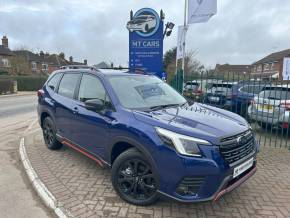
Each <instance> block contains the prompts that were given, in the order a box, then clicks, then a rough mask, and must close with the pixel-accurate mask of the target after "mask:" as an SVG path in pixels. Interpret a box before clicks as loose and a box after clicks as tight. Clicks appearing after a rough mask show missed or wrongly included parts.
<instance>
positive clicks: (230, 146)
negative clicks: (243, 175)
mask: <svg viewBox="0 0 290 218" xmlns="http://www.w3.org/2000/svg"><path fill="white" fill-rule="evenodd" d="M219 148H220V153H221V155H222V157H223V158H224V159H225V160H226V162H227V163H229V164H232V163H235V162H236V161H239V160H241V159H242V158H244V157H246V156H247V155H249V154H251V153H252V152H253V151H254V150H255V139H254V135H253V133H252V131H250V130H248V131H246V132H243V133H241V134H237V135H234V136H230V137H226V138H223V139H221V144H220V147H219Z"/></svg>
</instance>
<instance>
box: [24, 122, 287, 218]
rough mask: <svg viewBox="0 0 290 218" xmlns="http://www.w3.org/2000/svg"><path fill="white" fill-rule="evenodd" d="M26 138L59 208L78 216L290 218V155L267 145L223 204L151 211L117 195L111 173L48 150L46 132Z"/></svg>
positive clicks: (171, 204)
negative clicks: (251, 173)
mask: <svg viewBox="0 0 290 218" xmlns="http://www.w3.org/2000/svg"><path fill="white" fill-rule="evenodd" d="M33 129H35V132H33V133H30V134H28V135H27V136H26V137H25V147H26V151H27V153H28V158H29V160H30V162H31V164H32V166H33V167H34V169H35V171H36V173H37V174H38V176H39V178H40V179H41V180H42V182H43V183H44V184H45V185H46V187H47V188H48V189H49V190H50V192H51V193H52V194H53V195H54V196H55V198H56V199H57V201H58V205H59V206H60V207H62V208H64V209H65V211H66V213H67V214H68V215H70V216H74V217H136V218H139V217H140V218H143V217H144V218H146V217H156V218H157V217H168V218H169V217H182V218H186V217H290V152H289V151H288V150H287V149H285V148H284V149H282V148H281V149H280V148H269V147H267V146H263V147H262V148H261V152H260V153H259V156H258V171H257V173H256V174H255V175H254V176H253V177H252V178H250V179H249V180H248V181H247V182H246V183H244V184H242V185H241V186H240V187H238V188H237V189H235V190H234V191H232V192H231V193H228V194H227V195H225V196H224V197H222V198H221V199H220V200H219V201H218V202H216V203H212V202H204V203H196V204H193V203H191V204H184V203H177V202H175V201H172V200H170V199H165V198H164V199H161V200H160V201H159V202H158V203H157V204H155V205H153V206H149V207H139V206H134V205H129V204H127V203H125V202H124V201H122V200H121V199H120V198H119V197H118V196H117V195H116V193H115V191H114V190H113V187H112V185H111V180H110V170H109V169H102V168H100V167H99V166H98V165H97V164H96V163H95V162H94V161H92V160H90V159H88V158H87V157H85V156H83V155H81V154H79V153H77V152H75V151H74V150H71V149H70V148H67V147H63V148H62V149H61V150H59V151H50V150H48V149H47V148H46V147H45V145H44V142H43V139H42V135H41V130H40V129H39V127H38V126H37V125H36V126H35V127H34V128H33Z"/></svg>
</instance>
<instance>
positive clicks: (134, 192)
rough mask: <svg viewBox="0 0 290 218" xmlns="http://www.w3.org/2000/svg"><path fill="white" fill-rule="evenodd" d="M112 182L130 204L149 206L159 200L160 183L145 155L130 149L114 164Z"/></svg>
mask: <svg viewBox="0 0 290 218" xmlns="http://www.w3.org/2000/svg"><path fill="white" fill-rule="evenodd" d="M112 181H113V185H114V188H115V190H116V191H117V193H118V194H119V195H120V196H121V198H123V199H124V200H126V201H127V202H129V203H132V204H136V205H142V206H144V205H149V204H152V203H154V202H155V201H156V200H157V199H158V193H157V188H158V182H157V179H156V176H155V174H154V173H153V170H152V169H151V166H150V164H149V163H148V161H147V160H146V159H144V155H142V154H141V153H140V152H139V151H137V150H136V149H129V150H128V151H126V152H124V153H123V154H121V155H120V156H119V157H118V158H117V160H116V161H115V162H114V165H113V169H112Z"/></svg>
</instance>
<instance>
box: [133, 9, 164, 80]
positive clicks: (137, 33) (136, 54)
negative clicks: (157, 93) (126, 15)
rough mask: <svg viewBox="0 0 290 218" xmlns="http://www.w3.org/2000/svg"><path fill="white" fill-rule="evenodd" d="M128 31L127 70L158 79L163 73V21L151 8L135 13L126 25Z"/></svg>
mask: <svg viewBox="0 0 290 218" xmlns="http://www.w3.org/2000/svg"><path fill="white" fill-rule="evenodd" d="M127 29H128V30H129V68H130V70H131V71H133V72H136V71H137V72H138V70H142V71H144V72H146V73H148V74H154V75H156V76H159V77H160V78H162V77H164V75H163V74H164V73H163V20H162V19H160V17H159V15H158V13H157V12H156V11H155V10H153V9H151V8H143V9H140V10H139V11H137V12H136V13H135V14H134V16H132V17H131V19H130V21H129V22H128V23H127Z"/></svg>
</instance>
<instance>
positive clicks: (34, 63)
mask: <svg viewBox="0 0 290 218" xmlns="http://www.w3.org/2000/svg"><path fill="white" fill-rule="evenodd" d="M31 67H32V70H36V69H37V64H36V62H32V63H31Z"/></svg>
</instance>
